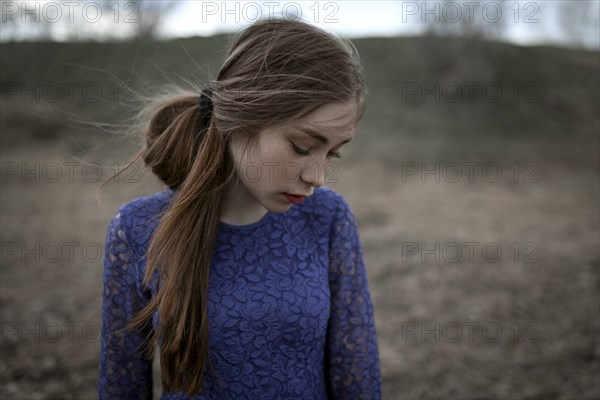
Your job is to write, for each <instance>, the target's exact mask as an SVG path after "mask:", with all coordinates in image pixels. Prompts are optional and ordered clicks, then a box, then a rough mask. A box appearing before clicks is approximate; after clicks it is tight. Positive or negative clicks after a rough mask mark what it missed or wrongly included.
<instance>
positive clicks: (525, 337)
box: [400, 321, 542, 344]
mask: <svg viewBox="0 0 600 400" xmlns="http://www.w3.org/2000/svg"><path fill="white" fill-rule="evenodd" d="M400 332H401V334H400V337H401V341H402V343H413V342H418V343H441V342H445V343H469V344H473V343H500V342H505V341H507V342H511V343H538V342H540V340H541V339H542V333H541V329H540V326H539V325H538V324H537V323H535V322H526V323H521V322H513V323H510V324H506V323H504V324H502V323H499V322H495V321H486V322H483V321H462V322H454V321H452V322H440V321H433V322H423V321H421V322H414V321H409V322H403V323H402V324H401V326H400Z"/></svg>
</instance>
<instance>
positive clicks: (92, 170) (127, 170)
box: [1, 161, 140, 184]
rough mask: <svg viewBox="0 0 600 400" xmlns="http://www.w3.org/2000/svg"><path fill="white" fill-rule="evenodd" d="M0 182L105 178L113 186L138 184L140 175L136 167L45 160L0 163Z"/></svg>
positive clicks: (88, 180)
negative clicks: (0, 168) (116, 184)
mask: <svg viewBox="0 0 600 400" xmlns="http://www.w3.org/2000/svg"><path fill="white" fill-rule="evenodd" d="M1 167H2V177H1V179H2V183H3V184H4V183H23V184H26V183H45V184H56V183H65V182H66V183H75V182H85V183H98V182H101V181H102V180H103V179H108V178H109V177H111V178H110V180H111V182H113V183H126V184H128V183H139V182H140V172H139V166H138V165H137V164H135V163H134V164H125V165H121V164H120V163H118V162H115V163H113V164H112V165H102V164H100V163H97V162H93V161H92V162H85V163H84V162H79V161H63V162H56V161H49V162H39V161H34V162H24V161H22V162H16V161H5V162H2V163H1Z"/></svg>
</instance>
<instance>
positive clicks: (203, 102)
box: [198, 88, 213, 129]
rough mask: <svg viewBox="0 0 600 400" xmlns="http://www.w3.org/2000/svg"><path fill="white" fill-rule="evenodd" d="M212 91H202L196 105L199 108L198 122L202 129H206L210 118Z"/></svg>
mask: <svg viewBox="0 0 600 400" xmlns="http://www.w3.org/2000/svg"><path fill="white" fill-rule="evenodd" d="M212 93H213V92H212V90H211V89H210V88H204V89H202V93H201V94H200V100H199V102H198V105H199V107H200V121H201V122H202V127H203V129H207V128H208V125H209V124H210V119H211V117H212V108H213V104H212Z"/></svg>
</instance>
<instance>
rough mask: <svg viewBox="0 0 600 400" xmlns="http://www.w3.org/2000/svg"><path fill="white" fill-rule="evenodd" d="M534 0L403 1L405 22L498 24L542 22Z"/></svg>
mask: <svg viewBox="0 0 600 400" xmlns="http://www.w3.org/2000/svg"><path fill="white" fill-rule="evenodd" d="M539 12H540V3H539V2H535V1H528V2H522V1H508V2H502V1H402V9H401V19H402V23H410V22H412V23H414V22H419V23H423V24H426V23H432V22H435V23H441V22H445V23H450V24H474V23H477V22H484V23H487V24H497V23H501V22H503V21H508V22H512V23H523V24H536V23H539V22H540V21H539V19H538V17H539Z"/></svg>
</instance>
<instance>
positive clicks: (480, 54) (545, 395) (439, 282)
mask: <svg viewBox="0 0 600 400" xmlns="http://www.w3.org/2000/svg"><path fill="white" fill-rule="evenodd" d="M0 11H1V18H2V21H1V31H0V39H1V42H0V81H1V86H0V96H1V103H0V105H1V114H0V129H1V131H0V132H1V133H0V138H1V146H0V156H1V168H2V170H1V172H2V182H1V193H0V205H1V225H0V236H1V250H2V253H1V269H0V289H1V291H0V314H1V315H0V317H1V321H2V322H1V323H2V336H1V341H0V351H1V352H0V355H1V359H0V397H1V398H2V399H56V398H64V399H93V398H97V378H98V359H99V348H100V340H99V331H100V318H101V314H100V313H101V291H102V257H103V254H102V253H103V245H104V237H105V234H106V228H107V224H108V221H109V220H110V218H111V217H112V216H113V215H114V214H115V212H116V210H117V209H118V207H119V206H120V205H122V204H125V203H126V202H129V201H131V200H132V199H134V198H136V197H139V196H144V195H147V194H151V193H154V192H156V191H160V190H162V189H163V187H162V185H161V184H160V183H159V181H158V180H157V179H156V178H154V177H153V176H152V174H151V172H150V171H148V170H146V169H145V168H144V167H143V165H142V164H141V163H138V164H136V166H135V167H132V168H130V169H128V170H127V171H126V172H124V173H123V174H121V175H120V176H119V177H118V178H115V179H113V180H111V182H110V183H108V184H107V185H106V186H105V187H104V188H103V189H102V190H101V191H100V194H99V198H98V199H97V198H96V193H95V191H96V189H97V188H98V186H99V185H100V184H101V183H102V182H103V181H104V180H106V179H108V178H109V177H110V176H112V175H113V174H114V173H115V172H116V171H118V170H121V169H123V168H124V166H125V164H126V163H127V162H128V161H129V160H130V159H131V157H132V156H133V155H134V154H135V152H136V151H137V150H138V149H139V148H140V147H141V145H142V141H141V138H137V137H129V136H125V135H123V134H121V133H119V132H120V131H119V129H118V128H125V126H123V121H124V118H125V117H127V116H129V115H131V113H132V112H134V111H135V110H136V107H138V106H140V103H139V102H138V100H137V98H138V96H137V95H138V94H139V93H147V92H149V91H151V90H154V89H156V88H157V87H160V85H163V84H168V83H174V84H185V82H189V81H193V82H206V80H207V79H209V78H212V79H214V78H215V77H216V74H217V72H218V69H219V66H220V64H221V62H222V60H223V56H224V51H225V48H226V45H227V41H228V38H229V36H228V35H230V34H231V33H232V32H236V31H238V30H240V29H243V28H244V27H245V26H247V25H248V24H251V23H252V22H254V21H256V20H257V19H258V18H265V17H268V16H270V15H284V16H286V17H288V18H299V19H302V20H304V21H306V22H310V23H313V24H315V25H318V26H320V27H322V28H324V29H326V30H328V31H330V32H332V33H334V34H337V35H341V36H346V37H350V38H352V39H353V42H354V44H355V45H356V47H357V49H358V51H359V52H360V55H361V57H362V60H363V62H364V65H365V74H366V78H367V84H368V87H369V92H370V96H369V103H368V106H367V111H366V114H365V116H364V118H363V120H362V121H361V123H360V125H359V128H358V131H357V133H356V136H355V139H354V140H353V142H352V144H351V145H349V146H348V147H347V148H346V152H345V153H344V154H343V158H342V159H341V160H339V161H338V162H337V164H338V167H339V168H337V170H336V171H335V173H334V174H331V175H330V176H329V177H328V179H327V182H326V186H329V187H331V188H333V189H335V190H336V191H338V192H339V193H341V194H342V195H343V196H344V197H345V198H346V199H347V201H348V203H349V204H350V206H351V207H352V210H353V211H354V213H355V216H356V219H357V223H358V227H359V232H360V237H361V243H362V246H363V252H364V257H365V263H366V267H367V273H368V277H369V286H370V289H371V295H372V300H373V304H374V309H375V319H376V329H377V333H378V340H379V352H380V359H381V368H382V377H383V393H384V398H385V399H484V398H499V399H500V398H501V399H594V398H599V397H600V393H599V392H600V379H599V376H600V374H599V371H600V342H599V306H600V304H599V286H600V280H599V243H600V236H599V234H600V227H599V201H598V196H599V166H600V165H599V158H598V157H599V132H600V121H599V119H600V118H599V111H598V110H599V109H600V108H599V106H600V104H599V103H600V79H599V75H600V55H599V47H600V46H599V37H600V33H599V14H600V2H599V1H597V0H593V1H487V0H484V1H473V2H461V1H416V2H412V1H328V2H325V1H323V2H320V1H314V2H260V1H259V2H243V1H240V2H234V1H230V2H208V1H177V2H175V1H146V0H137V1H114V0H111V1H78V2H60V1H58V2H56V1H51V2H50V1H18V2H13V1H2V2H1V10H0ZM156 367H158V365H156ZM155 373H156V374H157V373H158V369H157V368H156V369H155ZM158 376H159V375H156V377H158ZM155 386H156V388H157V389H156V390H155V397H156V398H158V397H159V396H160V389H159V387H160V383H159V380H158V379H157V380H156V385H155Z"/></svg>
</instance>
